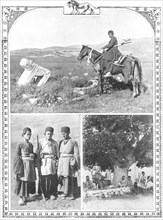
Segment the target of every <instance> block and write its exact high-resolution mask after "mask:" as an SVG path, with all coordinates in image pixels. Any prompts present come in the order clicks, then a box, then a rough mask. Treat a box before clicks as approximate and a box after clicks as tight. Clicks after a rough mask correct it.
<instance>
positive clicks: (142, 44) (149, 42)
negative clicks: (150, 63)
mask: <svg viewBox="0 0 163 220" xmlns="http://www.w3.org/2000/svg"><path fill="white" fill-rule="evenodd" d="M107 43H108V42H104V43H100V44H98V45H89V46H90V47H92V48H93V49H96V50H98V51H100V52H102V50H101V47H102V46H104V45H105V44H107ZM81 47H82V46H81V45H72V46H52V47H47V48H44V49H38V48H25V49H21V50H14V51H11V52H10V55H11V56H12V57H13V56H18V57H29V58H31V59H32V58H44V57H54V58H55V57H71V56H77V55H78V53H79V51H80V49H81ZM119 50H120V51H121V52H122V53H123V54H128V55H129V54H132V55H134V56H138V57H143V56H147V55H148V54H149V56H150V57H149V58H150V59H152V54H153V39H152V38H140V39H139V38H136V39H131V43H130V44H127V45H123V46H120V47H119Z"/></svg>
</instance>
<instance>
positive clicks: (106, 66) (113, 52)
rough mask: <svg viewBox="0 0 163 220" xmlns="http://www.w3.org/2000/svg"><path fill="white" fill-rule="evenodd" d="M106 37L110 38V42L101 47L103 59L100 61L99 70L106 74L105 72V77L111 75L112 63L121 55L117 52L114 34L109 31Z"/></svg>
mask: <svg viewBox="0 0 163 220" xmlns="http://www.w3.org/2000/svg"><path fill="white" fill-rule="evenodd" d="M108 35H109V37H110V41H109V43H108V44H106V45H105V46H104V47H102V49H103V50H104V54H103V58H102V59H101V70H102V72H103V73H106V71H107V74H106V75H105V77H106V76H109V75H111V72H112V69H113V63H114V61H117V60H118V58H119V57H120V56H121V55H122V54H121V52H120V51H119V50H118V41H117V38H116V37H115V36H114V32H113V31H112V30H110V31H108Z"/></svg>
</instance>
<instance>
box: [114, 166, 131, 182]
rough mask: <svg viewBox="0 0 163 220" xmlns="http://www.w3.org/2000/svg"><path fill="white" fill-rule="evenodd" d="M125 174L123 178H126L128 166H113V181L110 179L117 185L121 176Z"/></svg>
mask: <svg viewBox="0 0 163 220" xmlns="http://www.w3.org/2000/svg"><path fill="white" fill-rule="evenodd" d="M123 175H124V176H125V178H126V179H127V176H128V167H125V168H120V167H119V166H117V165H116V166H114V176H113V181H112V184H113V185H117V184H118V183H119V182H120V180H121V178H122V176H123Z"/></svg>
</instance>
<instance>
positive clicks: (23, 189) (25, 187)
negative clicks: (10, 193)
mask: <svg viewBox="0 0 163 220" xmlns="http://www.w3.org/2000/svg"><path fill="white" fill-rule="evenodd" d="M14 192H15V194H16V195H19V196H20V197H28V196H29V193H31V194H34V193H35V182H27V181H22V180H17V181H16V186H15V190H14Z"/></svg>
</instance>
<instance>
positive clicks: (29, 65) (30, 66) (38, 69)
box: [18, 58, 51, 86]
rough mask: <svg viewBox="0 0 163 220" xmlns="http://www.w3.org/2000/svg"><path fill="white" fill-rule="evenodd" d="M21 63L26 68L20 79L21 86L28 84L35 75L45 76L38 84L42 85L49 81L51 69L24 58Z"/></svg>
mask: <svg viewBox="0 0 163 220" xmlns="http://www.w3.org/2000/svg"><path fill="white" fill-rule="evenodd" d="M20 65H21V66H22V67H23V68H24V72H23V73H22V75H21V76H20V78H19V80H18V85H19V86H25V85H26V84H28V83H30V82H31V81H32V80H33V79H34V77H38V76H43V77H42V79H41V80H40V81H39V83H38V84H37V86H41V85H43V84H45V83H46V82H47V80H48V79H49V77H50V75H51V72H50V70H48V69H46V68H44V67H42V66H40V65H38V64H36V63H34V62H33V61H32V60H28V59H25V58H23V59H22V60H21V61H20Z"/></svg>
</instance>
